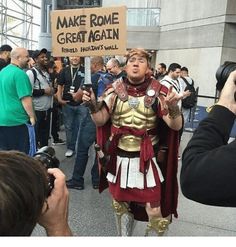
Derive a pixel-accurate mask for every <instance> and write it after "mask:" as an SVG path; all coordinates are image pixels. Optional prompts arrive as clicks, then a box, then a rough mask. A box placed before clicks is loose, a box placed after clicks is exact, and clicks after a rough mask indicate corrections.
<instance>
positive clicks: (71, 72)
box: [70, 66, 79, 86]
mask: <svg viewBox="0 0 236 247" xmlns="http://www.w3.org/2000/svg"><path fill="white" fill-rule="evenodd" d="M78 71H79V67H78V68H77V70H76V71H75V73H74V75H73V68H72V66H70V74H71V79H72V80H71V81H72V84H71V86H74V81H75V77H76V74H77V73H78Z"/></svg>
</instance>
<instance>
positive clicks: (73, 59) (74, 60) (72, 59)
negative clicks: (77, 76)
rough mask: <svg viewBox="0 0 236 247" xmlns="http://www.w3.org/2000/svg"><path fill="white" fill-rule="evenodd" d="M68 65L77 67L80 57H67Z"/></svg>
mask: <svg viewBox="0 0 236 247" xmlns="http://www.w3.org/2000/svg"><path fill="white" fill-rule="evenodd" d="M69 60H70V64H71V65H72V66H78V65H79V64H80V57H78V56H77V57H69Z"/></svg>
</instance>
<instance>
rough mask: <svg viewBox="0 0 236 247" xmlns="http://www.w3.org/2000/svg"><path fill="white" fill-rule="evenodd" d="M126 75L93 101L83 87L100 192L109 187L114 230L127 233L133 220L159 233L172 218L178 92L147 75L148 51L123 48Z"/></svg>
mask: <svg viewBox="0 0 236 247" xmlns="http://www.w3.org/2000/svg"><path fill="white" fill-rule="evenodd" d="M126 57H127V61H126V72H127V77H126V78H119V79H117V80H116V81H115V82H113V83H112V84H111V86H110V87H109V88H107V90H106V91H105V93H104V95H103V96H104V97H103V102H99V103H97V102H96V99H95V96H94V93H93V91H92V90H90V92H88V91H84V92H83V98H82V99H83V101H87V102H89V109H90V113H91V116H92V119H93V121H94V122H95V123H96V125H97V127H98V129H97V143H98V144H99V145H100V147H101V149H102V150H103V151H104V153H105V155H106V157H107V162H106V164H105V169H104V164H103V169H100V192H101V191H102V190H103V189H105V188H106V187H107V186H109V191H110V193H111V196H112V199H113V202H112V206H113V208H114V210H115V213H116V216H117V219H118V221H117V222H118V231H119V235H122V236H123V235H126V236H127V235H131V234H132V222H133V219H136V220H140V221H148V224H147V229H146V235H148V234H149V232H150V231H155V232H156V233H157V234H158V235H163V234H164V232H165V230H166V229H167V228H168V225H169V223H170V222H171V217H172V214H174V216H175V217H177V210H176V208H177V196H178V185H177V177H176V174H177V165H178V130H179V129H180V128H181V127H182V124H183V123H182V115H181V112H180V110H179V107H178V105H177V103H178V101H179V100H181V96H180V95H178V94H176V93H175V92H174V90H172V87H170V89H167V88H166V87H165V86H163V85H161V84H160V83H159V82H158V81H156V80H155V79H152V78H151V77H150V76H149V73H148V71H149V68H150V64H149V59H150V57H149V54H148V53H147V52H146V51H145V50H142V49H133V50H130V51H129V52H128V53H127V56H126Z"/></svg>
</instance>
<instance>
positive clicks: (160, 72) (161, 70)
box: [155, 63, 167, 81]
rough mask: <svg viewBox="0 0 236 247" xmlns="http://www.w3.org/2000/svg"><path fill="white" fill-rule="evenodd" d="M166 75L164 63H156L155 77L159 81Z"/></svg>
mask: <svg viewBox="0 0 236 247" xmlns="http://www.w3.org/2000/svg"><path fill="white" fill-rule="evenodd" d="M166 75H167V71H166V65H165V64H164V63H159V64H158V65H157V74H156V75H155V78H156V79H157V80H158V81H160V80H162V79H163V78H164V76H166Z"/></svg>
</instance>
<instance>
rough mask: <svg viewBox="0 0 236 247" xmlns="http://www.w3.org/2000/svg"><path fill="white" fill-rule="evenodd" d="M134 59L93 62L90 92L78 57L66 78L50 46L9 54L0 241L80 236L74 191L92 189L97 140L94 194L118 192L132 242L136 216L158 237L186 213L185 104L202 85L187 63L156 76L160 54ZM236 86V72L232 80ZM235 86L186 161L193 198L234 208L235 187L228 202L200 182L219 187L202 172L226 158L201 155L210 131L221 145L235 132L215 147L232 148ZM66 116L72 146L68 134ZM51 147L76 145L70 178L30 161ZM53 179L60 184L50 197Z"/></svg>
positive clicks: (123, 229)
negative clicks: (182, 198) (72, 212)
mask: <svg viewBox="0 0 236 247" xmlns="http://www.w3.org/2000/svg"><path fill="white" fill-rule="evenodd" d="M125 58H126V63H125V65H124V66H123V65H121V64H120V62H119V60H118V59H116V58H111V59H109V60H108V61H107V63H106V64H105V62H104V59H103V57H101V56H94V57H92V58H91V68H90V69H91V85H92V86H91V87H90V88H89V89H87V88H86V89H85V87H84V83H85V82H84V79H85V68H84V66H83V61H82V59H81V58H80V57H78V56H73V57H69V64H68V65H67V66H64V67H62V69H61V70H60V71H57V66H56V63H55V61H54V60H53V59H50V58H49V54H48V51H47V50H46V49H41V50H36V51H34V52H33V53H31V56H30V55H29V52H28V51H27V50H26V49H24V48H20V47H17V48H13V49H12V48H11V47H10V46H8V45H3V46H2V47H0V65H1V67H0V70H1V71H0V98H1V101H0V109H1V111H0V195H1V197H2V198H1V201H4V202H5V203H0V215H1V217H0V235H21V236H22V235H30V234H31V233H32V231H33V229H34V227H35V225H36V223H39V224H41V225H42V226H43V227H44V228H45V229H46V232H47V234H48V235H49V236H58V235H60V236H70V235H72V233H71V230H70V227H69V224H68V201H69V192H68V189H76V190H84V173H85V170H86V166H87V161H88V155H89V148H90V147H91V146H92V145H94V143H96V145H98V147H99V152H100V154H101V153H102V154H103V159H101V156H100V155H95V157H94V160H93V166H92V169H91V183H92V187H93V189H95V190H98V189H99V192H102V191H103V190H104V189H106V188H107V187H108V188H109V192H110V194H111V197H112V206H113V209H114V212H115V215H116V217H117V219H118V220H117V222H118V224H117V230H118V234H119V235H121V236H130V235H132V231H133V221H134V219H136V220H140V221H147V222H148V223H147V229H146V232H145V235H149V233H150V232H151V231H154V232H155V233H156V234H157V235H164V234H165V232H166V230H167V229H168V227H169V224H170V223H171V222H172V216H175V217H177V216H178V213H177V204H178V182H177V167H178V156H179V144H180V141H181V135H182V132H183V127H184V122H186V121H188V118H189V110H190V109H189V108H186V109H184V104H183V105H182V102H184V99H186V98H188V97H190V95H191V94H192V92H191V91H190V90H188V89H187V86H189V85H192V86H193V84H194V82H193V80H192V79H191V78H190V77H189V75H188V69H187V68H186V67H184V66H181V65H180V64H178V63H171V64H170V65H169V66H168V68H167V66H166V65H165V64H164V63H160V64H158V66H157V71H156V73H155V72H153V70H151V64H150V55H149V53H148V52H146V51H145V50H143V49H131V50H130V51H128V52H127V54H126V56H125ZM233 80H235V73H234V74H233V73H232V76H231V77H229V81H233ZM230 83H231V82H228V84H227V87H226V89H225V91H223V92H224V93H223V94H222V97H221V99H220V101H219V102H218V105H217V106H215V108H214V109H213V110H212V112H211V113H210V115H209V118H208V119H207V120H205V122H206V123H204V122H203V123H202V124H200V126H199V131H197V132H196V134H195V135H194V136H193V139H192V140H191V141H190V143H189V144H188V146H187V148H186V150H185V152H184V156H183V168H182V172H181V186H182V189H183V192H184V194H185V195H186V196H187V197H189V198H191V199H193V200H196V201H199V202H203V203H206V204H212V205H214V204H217V205H234V203H232V202H231V201H230V202H228V198H231V197H232V198H233V199H232V201H233V200H234V195H233V194H227V193H226V191H225V190H227V187H225V190H224V193H220V194H221V195H222V196H219V195H218V194H214V186H215V183H214V182H212V187H209V188H208V190H209V193H205V192H204V183H202V185H203V186H202V187H201V186H199V183H198V181H199V180H201V179H203V180H204V181H206V183H207V181H208V183H209V180H208V176H209V174H208V172H207V170H208V169H211V168H210V167H208V168H205V169H203V168H202V167H203V166H204V167H205V166H206V164H205V163H207V162H208V160H209V163H212V162H211V161H212V160H213V159H214V158H212V157H213V153H218V156H220V152H218V151H214V149H213V148H210V149H209V152H207V153H206V152H204V155H205V156H207V158H206V157H205V156H204V157H205V158H204V157H203V155H201V152H203V151H205V150H208V147H210V146H211V147H212V145H211V144H212V143H213V141H212V140H211V144H210V143H209V145H208V142H207V141H206V140H204V141H203V140H201V138H203V136H204V138H206V139H207V138H208V134H207V135H206V134H202V133H204V132H206V133H209V135H212V136H213V135H214V138H215V139H216V138H217V135H216V132H217V130H219V131H220V129H223V130H225V132H224V133H222V140H220V139H221V137H220V136H219V137H218V140H217V141H216V142H215V145H216V147H215V148H218V147H219V146H221V145H223V144H225V142H226V139H227V137H228V134H229V130H230V127H231V125H232V124H228V125H227V126H223V125H222V126H221V125H220V124H218V122H217V117H219V114H224V115H225V118H226V119H228V122H229V123H232V119H234V118H235V115H234V114H235V110H234V102H233V99H231V98H232V97H231V98H230V97H229V95H230V93H231V92H230V89H229V88H230V87H231V89H232V87H233V85H232V83H231V84H230ZM227 90H228V91H227ZM234 91H235V90H234ZM227 96H228V98H227ZM195 103H196V102H195ZM225 108H228V109H225ZM60 112H62V114H63V124H64V126H65V133H66V140H65V141H64V140H62V139H61V138H60V137H59V130H60V125H61V119H60V117H59V116H60ZM217 124H218V125H219V126H216V125H217ZM211 125H212V127H209V126H211ZM214 130H215V131H214ZM210 132H211V133H210ZM50 135H51V136H52V137H51V142H49V140H50ZM223 135H224V138H223ZM214 138H213V139H214ZM202 142H204V143H205V144H206V145H203V144H202ZM50 143H52V144H53V145H57V144H66V152H65V157H67V158H70V157H72V156H73V155H75V159H74V169H73V173H72V176H71V178H70V179H67V180H66V178H65V175H64V174H63V173H62V171H60V170H59V169H58V168H51V169H48V170H46V169H45V166H43V165H42V162H41V161H38V160H36V159H35V158H32V157H30V156H34V154H35V152H36V151H37V150H38V149H39V148H41V147H44V146H48V145H50ZM233 146H234V145H233V144H232V145H229V146H227V148H228V149H227V148H226V149H227V150H229V151H230V150H231V149H233ZM212 149H213V150H212ZM222 149H223V148H222ZM222 152H226V151H225V150H222ZM218 156H217V157H218ZM222 157H223V156H222ZM219 160H220V159H219ZM213 163H214V164H215V163H216V161H215V160H214V162H213ZM218 163H219V168H217V169H218V170H219V171H221V169H222V167H221V165H220V162H218ZM196 164H197V166H196ZM229 164H231V163H230V161H229ZM232 166H233V164H232V165H231V167H232ZM214 167H215V166H214ZM201 169H203V170H202V171H201ZM196 170H197V172H196ZM218 170H217V171H218ZM232 171H233V168H232ZM6 174H7V175H6ZM232 174H233V172H232ZM226 176H227V175H226ZM22 177H23V178H24V179H23V180H22ZM51 177H53V181H54V187H53V189H52V191H51V192H50V193H49V194H48V183H49V182H50V181H51V180H50V179H51ZM203 180H202V181H203ZM213 180H214V179H213ZM222 181H223V178H222ZM233 183H234V182H233V180H232V184H233ZM218 185H219V186H221V184H219V183H218ZM216 186H217V185H216ZM219 189H220V188H219ZM19 195H20V196H19ZM32 202H33V203H32ZM16 219H17V220H16ZM12 226H14V227H12Z"/></svg>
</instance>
